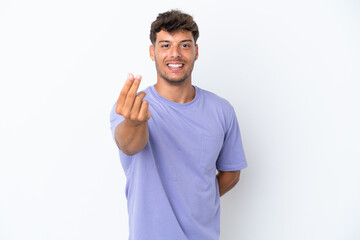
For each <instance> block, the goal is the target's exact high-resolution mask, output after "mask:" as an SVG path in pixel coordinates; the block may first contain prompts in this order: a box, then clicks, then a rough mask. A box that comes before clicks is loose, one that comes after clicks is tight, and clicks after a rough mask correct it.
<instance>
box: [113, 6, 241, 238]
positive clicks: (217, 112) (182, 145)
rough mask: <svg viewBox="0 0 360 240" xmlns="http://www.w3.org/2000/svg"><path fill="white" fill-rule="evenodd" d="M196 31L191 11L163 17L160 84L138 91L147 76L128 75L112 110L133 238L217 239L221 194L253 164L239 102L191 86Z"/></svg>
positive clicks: (156, 37) (158, 25)
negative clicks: (238, 115)
mask: <svg viewBox="0 0 360 240" xmlns="http://www.w3.org/2000/svg"><path fill="white" fill-rule="evenodd" d="M198 36H199V31H198V27H197V25H196V23H195V22H194V21H193V18H192V17H191V16H190V15H188V14H184V13H182V12H180V11H169V12H165V13H162V14H159V15H158V17H157V19H156V20H155V21H154V22H153V23H152V25H151V31H150V40H151V42H152V45H151V46H150V57H151V59H152V60H153V61H155V65H156V71H157V82H156V84H155V85H153V86H150V87H148V88H146V89H145V90H144V91H142V92H139V93H138V92H137V90H138V87H139V84H140V81H141V76H139V75H138V76H136V77H134V76H133V75H132V74H128V77H127V80H126V82H125V84H124V86H123V88H122V90H121V93H120V96H119V98H118V100H117V102H116V103H115V105H114V107H113V109H112V111H111V116H110V120H111V130H112V133H113V137H114V140H115V142H116V144H117V146H118V148H119V155H120V160H121V164H122V167H123V169H124V172H125V175H126V178H127V183H126V190H125V194H126V198H127V201H128V213H129V228H130V229H129V233H130V234H129V240H218V239H219V235H220V196H222V195H223V194H225V193H226V192H227V191H229V190H230V189H231V188H233V187H234V186H235V184H236V183H237V182H238V181H239V176H240V170H241V169H243V168H245V167H246V166H247V163H246V160H245V155H244V151H243V147H242V142H241V136H240V130H239V126H238V122H237V119H236V115H235V111H234V109H233V107H232V106H231V105H230V104H229V103H228V102H227V101H226V100H225V99H223V98H221V97H218V96H217V95H215V94H213V93H211V92H208V91H206V90H203V89H201V88H199V87H197V86H193V85H192V83H191V72H192V70H193V67H194V63H195V60H196V59H197V58H198V56H199V54H198V45H197V44H196V41H197V38H198ZM216 169H217V170H218V171H219V173H218V174H217V175H216Z"/></svg>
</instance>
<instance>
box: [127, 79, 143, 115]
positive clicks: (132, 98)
mask: <svg viewBox="0 0 360 240" xmlns="http://www.w3.org/2000/svg"><path fill="white" fill-rule="evenodd" d="M140 81H141V76H140V75H138V76H136V78H135V80H134V82H133V84H132V86H131V87H130V90H129V91H128V93H127V96H126V100H125V104H124V111H125V112H124V114H130V111H131V109H132V106H133V104H134V101H135V98H136V92H137V90H138V88H139V85H140Z"/></svg>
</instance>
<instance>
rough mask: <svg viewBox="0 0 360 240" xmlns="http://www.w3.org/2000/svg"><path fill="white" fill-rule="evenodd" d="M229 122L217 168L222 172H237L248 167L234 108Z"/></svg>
mask: <svg viewBox="0 0 360 240" xmlns="http://www.w3.org/2000/svg"><path fill="white" fill-rule="evenodd" d="M229 120H230V121H229V127H228V129H227V131H226V133H225V137H224V143H223V146H222V149H221V151H220V153H219V157H218V160H217V161H216V168H217V169H218V170H220V171H237V170H241V169H244V168H246V167H247V161H246V158H245V152H244V148H243V144H242V140H241V134H240V128H239V124H238V121H237V118H236V114H235V111H234V108H233V107H231V114H230V119H229Z"/></svg>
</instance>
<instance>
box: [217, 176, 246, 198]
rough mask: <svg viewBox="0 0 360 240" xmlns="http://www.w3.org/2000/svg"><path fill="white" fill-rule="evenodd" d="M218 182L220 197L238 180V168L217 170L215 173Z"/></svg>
mask: <svg viewBox="0 0 360 240" xmlns="http://www.w3.org/2000/svg"><path fill="white" fill-rule="evenodd" d="M216 177H217V179H218V183H219V190H220V197H221V196H222V195H224V194H225V193H226V192H228V191H230V189H232V188H233V187H234V186H235V185H236V184H237V183H238V182H239V180H240V170H238V171H226V172H225V171H219V173H218V174H217V175H216Z"/></svg>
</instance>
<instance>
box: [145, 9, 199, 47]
mask: <svg viewBox="0 0 360 240" xmlns="http://www.w3.org/2000/svg"><path fill="white" fill-rule="evenodd" d="M161 30H164V31H167V32H169V33H172V32H176V31H179V30H187V31H190V32H191V33H192V35H193V38H194V41H195V43H196V40H197V39H198V38H199V29H198V26H197V24H196V22H195V21H194V20H193V17H192V16H190V15H189V14H186V13H183V12H181V11H179V10H171V11H167V12H164V13H160V14H159V15H158V16H157V18H156V20H155V21H154V22H152V24H151V29H150V40H151V42H152V44H155V42H156V34H157V33H158V32H160V31H161Z"/></svg>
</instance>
